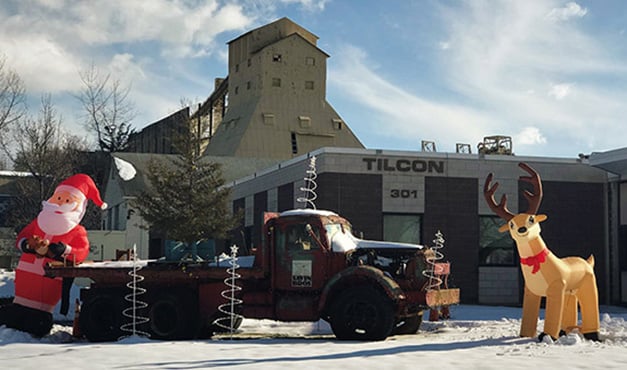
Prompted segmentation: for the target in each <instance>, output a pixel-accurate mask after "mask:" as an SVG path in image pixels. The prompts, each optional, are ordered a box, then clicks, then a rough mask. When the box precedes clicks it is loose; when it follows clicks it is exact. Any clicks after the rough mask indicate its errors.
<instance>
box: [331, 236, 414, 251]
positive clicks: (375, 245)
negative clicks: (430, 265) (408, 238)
mask: <svg viewBox="0 0 627 370" xmlns="http://www.w3.org/2000/svg"><path fill="white" fill-rule="evenodd" d="M331 247H332V249H333V251H334V252H348V251H351V250H353V249H398V248H402V249H423V248H424V246H422V245H419V244H409V243H398V242H386V241H374V240H363V239H359V238H356V237H355V236H354V235H353V234H350V233H342V232H337V233H335V234H334V235H333V237H332V238H331Z"/></svg>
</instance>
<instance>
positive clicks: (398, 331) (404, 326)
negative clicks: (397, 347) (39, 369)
mask: <svg viewBox="0 0 627 370" xmlns="http://www.w3.org/2000/svg"><path fill="white" fill-rule="evenodd" d="M420 324H422V311H420V314H419V315H416V316H411V317H405V318H403V319H401V320H400V321H399V322H397V323H396V327H395V328H394V330H393V331H392V334H394V335H405V334H416V332H417V331H418V329H420Z"/></svg>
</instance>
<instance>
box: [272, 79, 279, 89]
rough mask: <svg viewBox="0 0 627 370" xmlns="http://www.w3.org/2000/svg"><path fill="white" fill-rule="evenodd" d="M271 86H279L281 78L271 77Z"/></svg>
mask: <svg viewBox="0 0 627 370" xmlns="http://www.w3.org/2000/svg"><path fill="white" fill-rule="evenodd" d="M272 86H275V87H280V86H281V79H280V78H277V77H274V78H272Z"/></svg>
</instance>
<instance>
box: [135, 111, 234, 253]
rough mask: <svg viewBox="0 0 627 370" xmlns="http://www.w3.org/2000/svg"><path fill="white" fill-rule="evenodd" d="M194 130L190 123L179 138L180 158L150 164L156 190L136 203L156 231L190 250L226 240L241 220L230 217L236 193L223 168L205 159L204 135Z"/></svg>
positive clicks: (179, 132) (145, 194)
mask: <svg viewBox="0 0 627 370" xmlns="http://www.w3.org/2000/svg"><path fill="white" fill-rule="evenodd" d="M190 127H191V126H190V125H189V121H185V122H184V123H183V125H182V129H181V130H179V131H178V133H175V134H174V139H173V140H174V141H173V143H174V146H175V148H176V149H177V151H178V153H179V154H178V155H176V157H174V158H170V159H165V160H162V161H157V160H155V159H153V160H152V161H151V162H150V163H149V166H148V173H147V174H146V176H147V178H148V180H149V181H150V184H151V187H150V189H148V190H145V191H143V192H142V193H141V194H140V195H139V196H138V197H137V198H136V199H135V201H134V206H135V207H136V208H137V209H138V210H139V211H140V213H141V215H142V217H143V218H144V220H146V222H147V223H148V224H149V226H150V228H151V229H152V230H156V231H158V232H161V233H163V234H165V236H166V237H167V238H168V239H171V240H176V241H180V242H184V243H186V244H187V245H188V246H191V245H192V244H193V243H196V242H200V241H205V240H208V239H220V238H225V237H226V236H227V233H228V232H229V231H230V230H231V229H232V228H233V227H234V226H235V225H236V222H237V221H238V218H239V217H238V216H237V215H231V214H230V212H229V211H228V199H229V195H230V189H228V188H225V187H224V183H225V182H224V178H223V176H222V170H221V166H220V164H218V163H213V162H211V161H209V160H207V159H206V158H204V157H202V155H201V147H200V145H199V143H200V142H201V141H202V136H203V130H193V129H190Z"/></svg>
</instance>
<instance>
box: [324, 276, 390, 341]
mask: <svg viewBox="0 0 627 370" xmlns="http://www.w3.org/2000/svg"><path fill="white" fill-rule="evenodd" d="M393 327H394V310H393V307H392V302H391V301H390V300H389V299H388V298H387V297H385V296H384V295H383V294H382V293H380V292H379V291H378V290H377V289H374V288H372V287H358V288H355V289H351V290H349V291H348V292H346V293H341V294H340V295H339V296H338V297H337V300H336V301H335V303H334V304H333V306H332V309H331V329H332V330H333V334H335V336H336V337H337V339H340V340H383V339H385V338H387V337H388V335H390V333H391V332H392V329H393Z"/></svg>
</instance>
